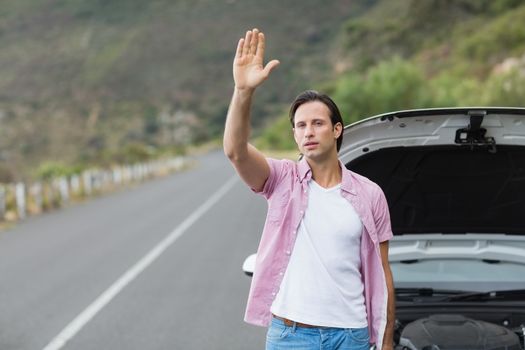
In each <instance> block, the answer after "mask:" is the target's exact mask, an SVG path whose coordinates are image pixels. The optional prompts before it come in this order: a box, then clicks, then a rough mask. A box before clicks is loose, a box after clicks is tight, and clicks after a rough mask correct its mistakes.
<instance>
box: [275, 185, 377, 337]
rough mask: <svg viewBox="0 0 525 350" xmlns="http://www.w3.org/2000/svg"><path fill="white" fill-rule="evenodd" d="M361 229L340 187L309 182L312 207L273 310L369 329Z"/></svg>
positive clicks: (305, 320) (315, 322)
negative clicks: (362, 277)
mask: <svg viewBox="0 0 525 350" xmlns="http://www.w3.org/2000/svg"><path fill="white" fill-rule="evenodd" d="M362 231H363V225H362V222H361V219H360V218H359V216H358V214H357V213H356V211H355V210H354V207H353V206H352V204H350V203H349V202H348V201H347V200H346V199H345V198H344V197H343V196H342V195H341V189H340V185H338V186H335V187H332V188H329V189H325V188H323V187H321V186H320V185H318V184H317V183H316V182H315V181H313V180H311V181H310V182H309V195H308V207H307V209H306V211H305V214H304V217H303V220H302V221H301V223H300V225H299V229H298V231H297V238H296V242H295V246H294V249H293V252H292V255H291V257H290V262H289V264H288V267H287V269H286V272H285V274H284V277H283V281H282V283H281V286H280V289H279V291H278V293H277V296H276V298H275V300H274V302H273V304H272V307H271V312H272V313H273V314H275V315H277V316H280V317H284V318H287V319H290V320H293V321H296V322H301V323H307V324H312V325H317V326H325V327H338V328H362V327H366V326H367V318H366V308H365V304H364V295H363V291H364V286H363V282H362V279H361V272H360V268H361V258H360V245H361V233H362Z"/></svg>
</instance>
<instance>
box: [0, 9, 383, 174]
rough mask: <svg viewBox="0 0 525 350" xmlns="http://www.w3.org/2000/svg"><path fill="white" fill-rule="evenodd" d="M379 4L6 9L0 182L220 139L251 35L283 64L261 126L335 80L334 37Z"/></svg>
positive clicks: (260, 110) (1, 37)
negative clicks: (244, 39) (240, 47)
mask: <svg viewBox="0 0 525 350" xmlns="http://www.w3.org/2000/svg"><path fill="white" fill-rule="evenodd" d="M370 3H373V1H360V2H354V1H352V0H335V1H329V2H326V3H323V4H322V5H320V4H319V2H318V1H313V0H301V1H299V0H290V1H286V2H283V1H273V0H272V1H265V2H261V1H253V0H221V1H216V0H191V1H190V0H176V1H174V0H151V1H142V0H110V1H107V0H90V1H84V0H45V1H37V0H16V1H15V0H8V1H3V2H2V5H1V6H0V182H1V181H2V180H4V181H5V180H9V179H10V178H11V179H12V178H19V177H21V176H29V175H31V174H32V173H31V169H34V168H36V167H37V166H38V164H40V163H41V162H42V161H43V160H44V159H49V160H53V161H59V162H65V163H67V164H71V163H80V164H86V163H90V162H91V163H93V162H96V163H101V162H102V163H103V164H107V163H111V162H117V161H123V160H133V159H135V158H137V157H138V158H140V157H144V156H148V154H150V153H155V152H160V150H161V149H166V148H173V147H179V146H181V145H185V144H187V143H191V142H195V141H199V140H205V139H207V138H209V137H210V136H213V135H217V134H218V133H219V132H220V130H221V129H222V125H223V123H224V116H225V111H226V109H227V106H228V102H229V98H230V96H231V92H232V87H233V86H232V85H233V83H232V77H231V74H232V73H231V64H232V55H233V53H234V51H235V47H236V44H237V40H238V38H239V37H241V36H243V35H244V32H245V30H247V29H251V28H253V27H259V28H261V29H263V30H264V31H265V32H266V33H267V35H268V38H269V45H268V54H269V56H273V57H276V58H278V59H280V60H281V61H282V64H281V66H280V67H279V74H275V76H274V77H272V84H271V88H270V87H268V88H264V89H261V91H260V92H259V101H261V103H260V104H258V107H257V109H256V110H255V111H254V117H255V121H256V122H257V121H259V120H261V119H262V117H263V116H267V115H271V114H273V112H274V111H275V109H276V107H275V106H279V105H280V104H282V103H284V102H287V101H289V100H290V99H291V98H292V97H293V96H294V95H295V94H296V92H297V91H298V90H300V89H304V88H306V87H307V86H308V85H309V83H308V82H309V81H310V80H319V79H323V78H324V77H326V76H327V75H328V74H330V72H331V67H330V64H329V55H328V52H329V51H330V46H331V45H332V44H333V42H332V40H331V38H332V36H333V35H335V34H336V33H337V32H338V30H339V28H340V26H341V24H342V23H343V22H344V21H345V20H347V19H348V18H349V17H352V16H358V15H359V14H360V13H362V11H363V9H366V7H367V6H369V4H370ZM279 108H280V107H279ZM130 149H131V150H130Z"/></svg>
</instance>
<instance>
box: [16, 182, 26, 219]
mask: <svg viewBox="0 0 525 350" xmlns="http://www.w3.org/2000/svg"><path fill="white" fill-rule="evenodd" d="M15 198H16V207H17V210H18V218H19V219H24V218H25V217H26V188H25V185H24V183H23V182H19V183H17V184H16V186H15Z"/></svg>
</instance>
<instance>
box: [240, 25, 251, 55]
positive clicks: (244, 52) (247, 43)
mask: <svg viewBox="0 0 525 350" xmlns="http://www.w3.org/2000/svg"><path fill="white" fill-rule="evenodd" d="M251 37H252V31H251V30H249V31H247V32H246V36H245V37H244V43H243V45H242V55H243V56H245V55H247V54H248V53H249V52H250V39H251Z"/></svg>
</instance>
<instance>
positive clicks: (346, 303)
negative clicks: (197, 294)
mask: <svg viewBox="0 0 525 350" xmlns="http://www.w3.org/2000/svg"><path fill="white" fill-rule="evenodd" d="M264 50H265V37H264V34H263V33H261V32H259V31H258V30H257V29H253V30H252V31H248V32H247V33H246V36H245V37H244V38H241V39H240V40H239V43H238V46H237V52H236V55H235V59H234V63H233V75H234V81H235V90H234V93H233V98H232V101H231V104H230V108H229V111H228V116H227V118H226V126H225V131H224V152H225V153H226V155H227V156H228V158H229V159H230V161H231V162H232V164H233V166H234V167H235V169H236V171H237V173H238V174H239V176H240V177H241V178H242V179H243V181H244V182H246V184H247V185H248V186H250V188H252V190H253V191H255V192H257V193H261V194H262V195H263V196H265V197H266V199H267V200H268V215H267V218H266V223H265V227H264V231H263V234H262V237H261V242H260V245H259V249H258V252H257V262H256V266H255V271H254V276H253V280H252V286H251V289H250V296H249V299H248V306H247V310H246V317H245V320H246V321H247V322H249V323H252V324H256V325H261V326H268V325H270V327H269V329H268V334H267V339H266V349H269V350H273V349H288V348H290V349H292V348H293V349H330V350H332V349H363V350H364V349H369V344H375V345H376V346H377V348H378V349H385V350H389V349H392V344H393V323H394V309H395V308H394V298H395V297H394V288H393V281H392V275H391V271H390V266H389V263H388V240H389V239H390V238H391V237H392V230H391V226H390V215H389V212H388V206H387V203H386V199H385V197H384V194H383V192H382V190H381V189H380V188H379V186H378V185H376V184H375V183H373V182H372V181H370V180H368V179H366V178H365V177H363V176H360V175H358V174H356V173H353V172H351V171H349V170H347V169H346V168H345V167H344V165H343V164H342V163H341V162H340V161H339V159H338V156H337V152H338V151H339V147H340V146H341V141H342V133H343V124H342V122H343V121H342V118H341V115H340V113H339V110H338V108H337V106H336V105H335V103H334V102H333V101H332V100H331V99H330V98H329V97H328V96H326V95H322V94H319V93H317V92H314V91H306V92H304V93H302V94H301V95H299V96H298V97H297V98H296V100H295V101H294V103H293V104H292V106H291V109H290V120H291V123H292V128H293V135H294V138H295V141H296V143H297V146H298V148H299V150H300V152H301V153H302V155H303V157H302V159H301V160H300V161H299V162H292V161H289V160H275V159H270V158H266V157H265V156H264V155H263V154H262V153H261V152H260V151H259V150H257V149H256V148H255V147H254V146H252V145H250V144H249V143H248V138H249V134H250V107H251V104H252V98H253V95H254V92H255V89H256V88H257V87H258V86H259V85H261V84H262V83H263V81H265V80H266V78H267V77H268V76H269V74H270V73H271V71H272V70H273V69H274V68H275V67H277V65H278V64H279V61H277V60H272V61H270V62H269V63H268V64H266V66H264V65H263V58H264Z"/></svg>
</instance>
